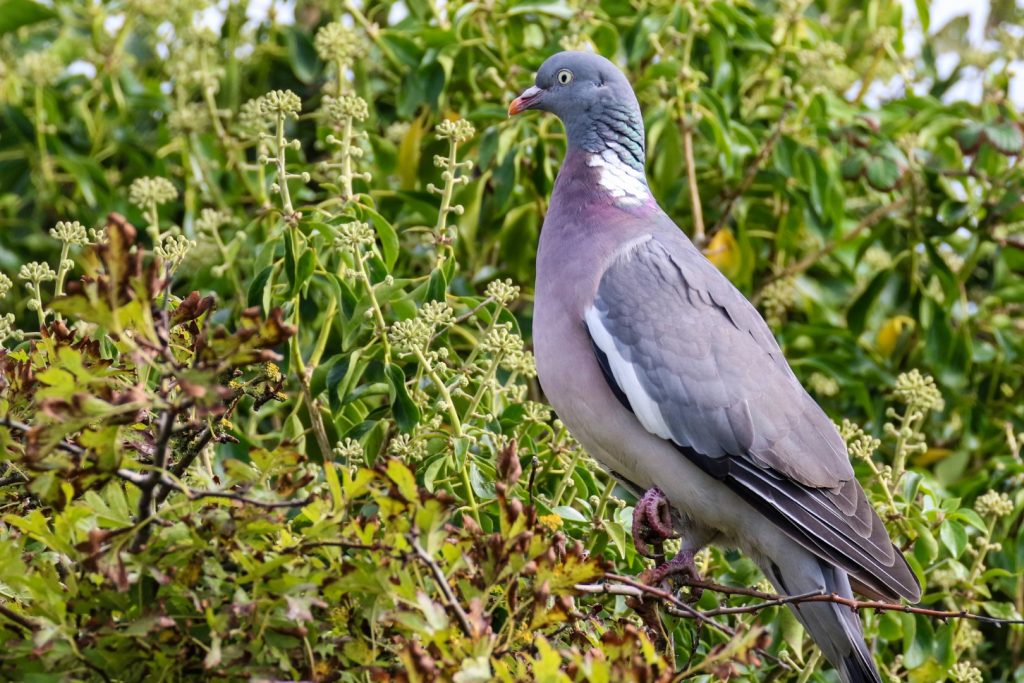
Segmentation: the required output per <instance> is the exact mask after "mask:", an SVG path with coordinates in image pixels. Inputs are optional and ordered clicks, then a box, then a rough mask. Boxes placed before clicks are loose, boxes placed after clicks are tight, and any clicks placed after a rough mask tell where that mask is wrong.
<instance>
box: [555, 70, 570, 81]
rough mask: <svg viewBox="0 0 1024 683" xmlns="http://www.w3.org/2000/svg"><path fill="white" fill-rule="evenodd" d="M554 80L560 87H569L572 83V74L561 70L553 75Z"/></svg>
mask: <svg viewBox="0 0 1024 683" xmlns="http://www.w3.org/2000/svg"><path fill="white" fill-rule="evenodd" d="M555 78H556V79H558V82H559V83H561V84H562V85H569V84H570V83H572V72H571V71H569V70H568V69H562V70H561V71H559V72H558V73H557V74H555Z"/></svg>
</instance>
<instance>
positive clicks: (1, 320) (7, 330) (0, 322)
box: [0, 313, 22, 344]
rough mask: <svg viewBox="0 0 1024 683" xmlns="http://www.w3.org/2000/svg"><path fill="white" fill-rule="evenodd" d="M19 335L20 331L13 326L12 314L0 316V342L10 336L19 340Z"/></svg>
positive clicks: (20, 335) (20, 334)
mask: <svg viewBox="0 0 1024 683" xmlns="http://www.w3.org/2000/svg"><path fill="white" fill-rule="evenodd" d="M21 337H22V331H21V330H19V329H17V328H16V327H15V326H14V314H13V313H8V314H7V315H2V316H0V344H2V343H3V342H5V341H7V340H8V339H12V338H13V339H15V340H20V339H21Z"/></svg>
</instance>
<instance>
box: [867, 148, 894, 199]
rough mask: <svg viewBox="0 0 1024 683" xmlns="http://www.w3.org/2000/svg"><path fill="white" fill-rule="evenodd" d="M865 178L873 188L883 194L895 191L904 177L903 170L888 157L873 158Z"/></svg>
mask: <svg viewBox="0 0 1024 683" xmlns="http://www.w3.org/2000/svg"><path fill="white" fill-rule="evenodd" d="M864 177H865V178H867V181H868V184H869V185H871V187H873V188H875V189H876V190H879V191H881V192H888V191H889V190H892V189H894V188H895V187H896V186H897V185H898V184H899V182H900V178H902V177H903V169H902V168H900V167H899V165H897V164H896V162H894V161H893V160H891V159H887V158H886V157H881V156H878V157H871V159H870V160H869V161H868V163H867V166H866V167H865V174H864Z"/></svg>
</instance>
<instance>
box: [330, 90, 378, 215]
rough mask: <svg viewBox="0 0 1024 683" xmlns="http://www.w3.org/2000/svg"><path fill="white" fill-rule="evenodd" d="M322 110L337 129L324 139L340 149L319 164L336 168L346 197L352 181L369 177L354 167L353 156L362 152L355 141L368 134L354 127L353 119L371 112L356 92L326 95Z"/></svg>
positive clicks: (354, 121)
mask: <svg viewBox="0 0 1024 683" xmlns="http://www.w3.org/2000/svg"><path fill="white" fill-rule="evenodd" d="M322 112H323V114H324V117H325V118H326V119H327V121H328V122H330V124H331V126H332V127H333V128H334V129H335V130H336V131H337V133H338V135H334V134H331V135H328V136H327V137H326V138H325V141H326V142H327V144H329V145H336V146H338V147H339V148H340V149H339V152H338V158H337V160H336V161H328V162H324V163H322V164H321V168H323V169H325V170H327V169H336V170H337V171H338V183H339V184H340V185H341V192H342V196H343V197H344V198H345V199H351V198H352V197H353V196H354V193H353V190H352V181H353V180H364V181H366V182H369V181H370V179H371V177H372V176H371V175H370V174H369V173H360V172H357V171H356V170H354V168H353V162H354V160H356V159H361V158H362V156H363V150H362V148H361V147H359V144H358V143H359V140H360V139H362V138H365V137H367V135H366V132H365V131H357V130H356V129H355V123H356V122H363V121H365V120H366V119H367V118H368V117H369V116H370V109H369V107H368V106H367V104H366V100H364V99H363V98H361V97H359V96H358V95H340V96H339V97H330V96H327V97H325V98H324V103H323V107H322Z"/></svg>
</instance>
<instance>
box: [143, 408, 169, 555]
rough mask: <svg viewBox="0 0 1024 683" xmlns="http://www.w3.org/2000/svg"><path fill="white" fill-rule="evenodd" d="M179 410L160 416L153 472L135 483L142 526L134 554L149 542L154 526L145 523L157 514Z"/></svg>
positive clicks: (166, 411)
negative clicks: (137, 488)
mask: <svg viewBox="0 0 1024 683" xmlns="http://www.w3.org/2000/svg"><path fill="white" fill-rule="evenodd" d="M179 410H180V408H179V407H177V406H170V407H168V408H167V410H165V411H164V412H163V414H162V415H160V426H159V428H158V430H157V437H156V446H155V448H154V451H153V471H152V472H150V473H149V474H148V475H147V476H146V479H145V480H143V481H139V482H133V483H135V485H136V486H138V487H139V490H140V491H141V492H142V495H140V496H139V508H138V520H137V522H138V523H139V524H140V525H141V526H140V527H139V533H138V535H136V536H135V540H134V541H133V542H132V546H131V551H132V552H138V551H139V550H141V549H142V546H144V545H145V544H146V541H147V540H149V534H150V532H151V530H152V525H150V524H144V522H146V521H147V520H149V519H150V518H151V517H153V515H155V514H156V508H157V501H156V498H157V495H156V494H158V493H160V492H159V491H158V490H157V486H158V485H159V484H160V482H161V480H162V479H163V472H164V469H165V467H166V465H167V448H168V445H169V443H170V440H171V433H172V431H173V430H174V420H175V419H176V418H177V417H178V411H179Z"/></svg>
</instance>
